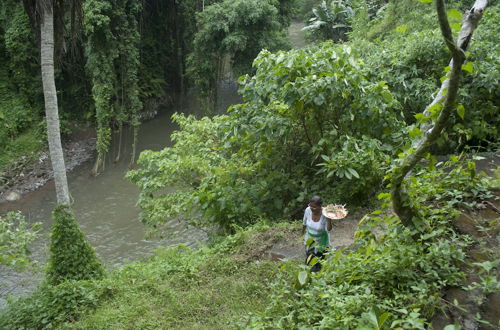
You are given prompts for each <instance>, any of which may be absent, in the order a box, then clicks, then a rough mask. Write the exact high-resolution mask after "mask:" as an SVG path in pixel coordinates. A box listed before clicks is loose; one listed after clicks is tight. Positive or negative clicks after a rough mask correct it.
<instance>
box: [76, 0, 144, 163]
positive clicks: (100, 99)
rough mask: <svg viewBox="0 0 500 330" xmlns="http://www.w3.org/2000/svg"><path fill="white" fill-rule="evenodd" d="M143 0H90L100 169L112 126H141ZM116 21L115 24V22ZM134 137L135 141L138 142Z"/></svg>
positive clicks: (88, 28)
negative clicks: (140, 71) (139, 19)
mask: <svg viewBox="0 0 500 330" xmlns="http://www.w3.org/2000/svg"><path fill="white" fill-rule="evenodd" d="M140 9H141V5H140V3H139V1H134V0H130V1H126V0H116V1H112V2H102V1H98V0H87V1H85V3H84V5H83V10H84V22H83V28H84V31H85V34H86V36H87V43H86V57H87V63H86V68H87V71H88V72H89V75H90V76H91V77H92V96H93V99H94V102H95V111H96V120H97V152H98V160H97V163H96V169H95V170H96V172H98V171H99V170H100V168H101V167H103V166H104V157H105V154H106V153H107V151H108V149H109V145H110V142H111V125H112V123H113V122H115V123H117V124H118V125H122V124H123V122H124V121H126V120H128V121H129V122H130V123H131V124H132V125H134V126H138V125H139V111H140V110H141V108H142V103H141V101H140V99H139V87H138V69H139V50H138V47H139V31H138V21H137V20H138V18H137V16H138V15H139V12H140ZM111 22H113V24H112V23H111ZM135 142H136V141H135V139H134V143H135Z"/></svg>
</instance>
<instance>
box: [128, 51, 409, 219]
mask: <svg viewBox="0 0 500 330" xmlns="http://www.w3.org/2000/svg"><path fill="white" fill-rule="evenodd" d="M254 65H255V68H256V74H255V75H254V76H245V77H242V78H241V79H240V84H241V87H240V92H241V94H242V96H243V98H244V100H245V102H246V103H243V104H240V105H236V106H233V107H231V108H230V110H229V115H228V116H216V117H213V118H212V119H209V118H203V119H201V120H195V119H194V118H193V117H188V118H183V117H181V116H174V117H173V118H174V120H175V121H176V122H177V123H178V124H179V126H180V130H179V131H178V132H176V133H175V134H173V135H172V138H173V140H174V141H175V144H174V146H173V147H169V148H166V149H164V150H163V151H159V152H153V151H146V152H143V153H142V155H141V157H140V159H139V161H138V163H139V165H141V168H139V169H137V170H134V171H130V172H129V173H128V175H127V176H128V178H129V179H130V180H131V181H132V182H134V183H135V184H136V185H138V186H139V188H140V189H141V194H140V198H139V202H138V204H139V206H140V207H141V209H142V211H143V216H142V220H143V221H144V222H145V223H147V224H148V225H149V226H150V227H151V228H157V227H158V226H159V225H161V224H163V223H164V222H165V221H166V220H167V219H168V218H170V217H173V216H176V215H179V214H184V213H186V212H187V213H188V214H187V215H185V216H184V218H187V219H190V220H191V221H193V222H197V220H198V217H199V216H198V214H197V212H201V215H202V217H200V218H202V219H203V221H205V222H208V223H212V224H213V223H216V224H219V225H221V226H222V227H223V228H225V229H231V228H233V226H234V225H235V224H236V225H247V224H251V223H254V222H255V221H257V219H259V218H261V217H264V218H268V217H272V218H282V217H289V216H290V215H292V214H294V212H297V211H296V210H298V209H301V208H302V206H301V205H302V203H303V201H304V200H305V199H306V198H308V195H309V194H312V193H313V192H315V191H321V192H322V194H323V195H325V196H329V198H332V199H338V200H343V201H347V200H349V201H350V202H352V203H354V202H355V199H358V200H359V201H364V200H365V198H366V197H367V196H368V195H369V194H370V193H371V192H373V190H374V189H377V187H378V184H379V183H380V182H381V180H382V177H383V171H384V166H385V161H386V159H387V156H388V154H390V150H391V148H392V147H391V146H393V145H397V144H399V143H401V136H402V135H401V121H400V119H399V110H398V104H397V102H395V100H394V98H393V97H392V95H391V93H390V92H389V91H388V88H387V86H386V85H385V83H384V82H376V81H372V80H370V77H368V76H366V75H364V74H363V68H362V66H363V64H362V63H361V62H359V61H357V60H356V59H355V58H354V57H353V56H352V55H351V54H350V49H349V48H345V47H335V46H334V45H333V44H331V43H325V44H322V45H319V46H315V47H311V48H308V49H300V50H294V51H289V52H278V53H277V54H272V53H269V52H267V51H263V52H261V54H259V56H258V57H257V59H256V60H255V62H254ZM325 158H328V162H326V163H324V162H323V160H325ZM346 171H347V172H346ZM345 173H347V174H345ZM353 173H356V174H353ZM174 187H175V193H174V192H172V188H174ZM188 211H189V212H188ZM200 221H201V219H200Z"/></svg>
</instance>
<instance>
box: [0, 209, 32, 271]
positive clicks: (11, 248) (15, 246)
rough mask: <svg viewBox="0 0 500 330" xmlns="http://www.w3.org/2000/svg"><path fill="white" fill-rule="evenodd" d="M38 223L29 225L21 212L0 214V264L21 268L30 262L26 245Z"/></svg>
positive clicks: (28, 243) (27, 245)
mask: <svg viewBox="0 0 500 330" xmlns="http://www.w3.org/2000/svg"><path fill="white" fill-rule="evenodd" d="M39 227H40V224H39V223H35V224H33V225H29V224H27V223H26V220H25V218H24V216H23V215H22V214H21V212H9V213H7V214H6V215H5V216H0V265H4V266H9V267H16V268H22V267H25V266H27V265H29V264H30V263H31V260H30V259H29V250H28V247H29V245H30V244H31V242H33V240H35V238H36V237H37V234H38V231H39Z"/></svg>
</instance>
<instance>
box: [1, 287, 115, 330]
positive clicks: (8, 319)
mask: <svg viewBox="0 0 500 330" xmlns="http://www.w3.org/2000/svg"><path fill="white" fill-rule="evenodd" d="M109 292H110V287H108V286H106V285H104V284H102V283H99V282H95V281H67V282H63V283H61V284H58V285H55V286H47V285H45V286H41V287H39V288H38V289H37V290H36V291H35V292H34V293H32V294H31V295H29V296H27V297H23V298H20V299H18V300H16V301H11V302H9V308H8V309H7V310H5V311H4V312H3V313H1V314H0V328H2V329H52V328H54V327H55V326H57V325H58V324H60V323H62V322H64V321H73V320H75V319H76V318H77V317H78V316H79V315H81V314H83V313H85V312H88V311H89V310H91V309H93V308H95V307H97V306H98V305H99V302H100V301H101V299H102V298H103V297H104V296H105V295H107V294H109Z"/></svg>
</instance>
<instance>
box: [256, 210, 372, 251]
mask: <svg viewBox="0 0 500 330" xmlns="http://www.w3.org/2000/svg"><path fill="white" fill-rule="evenodd" d="M367 213H369V210H367V209H363V210H360V211H358V212H355V213H353V214H349V215H348V216H347V217H346V218H345V219H341V220H334V221H333V229H332V231H331V232H330V245H331V246H332V247H333V248H334V249H343V248H346V247H348V246H350V245H351V244H352V243H354V234H355V232H356V229H357V227H358V223H359V221H360V220H361V218H363V216H364V215H365V214H367ZM301 229H302V223H301V222H298V223H297V229H296V230H295V231H293V232H292V233H291V234H290V235H288V236H287V237H284V238H283V239H281V240H279V241H278V242H276V243H275V244H273V246H272V247H270V248H269V249H267V250H266V252H265V254H264V255H265V257H266V258H270V259H272V260H282V259H298V260H302V259H304V258H305V252H304V238H303V237H304V236H303V235H302V234H301Z"/></svg>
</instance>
